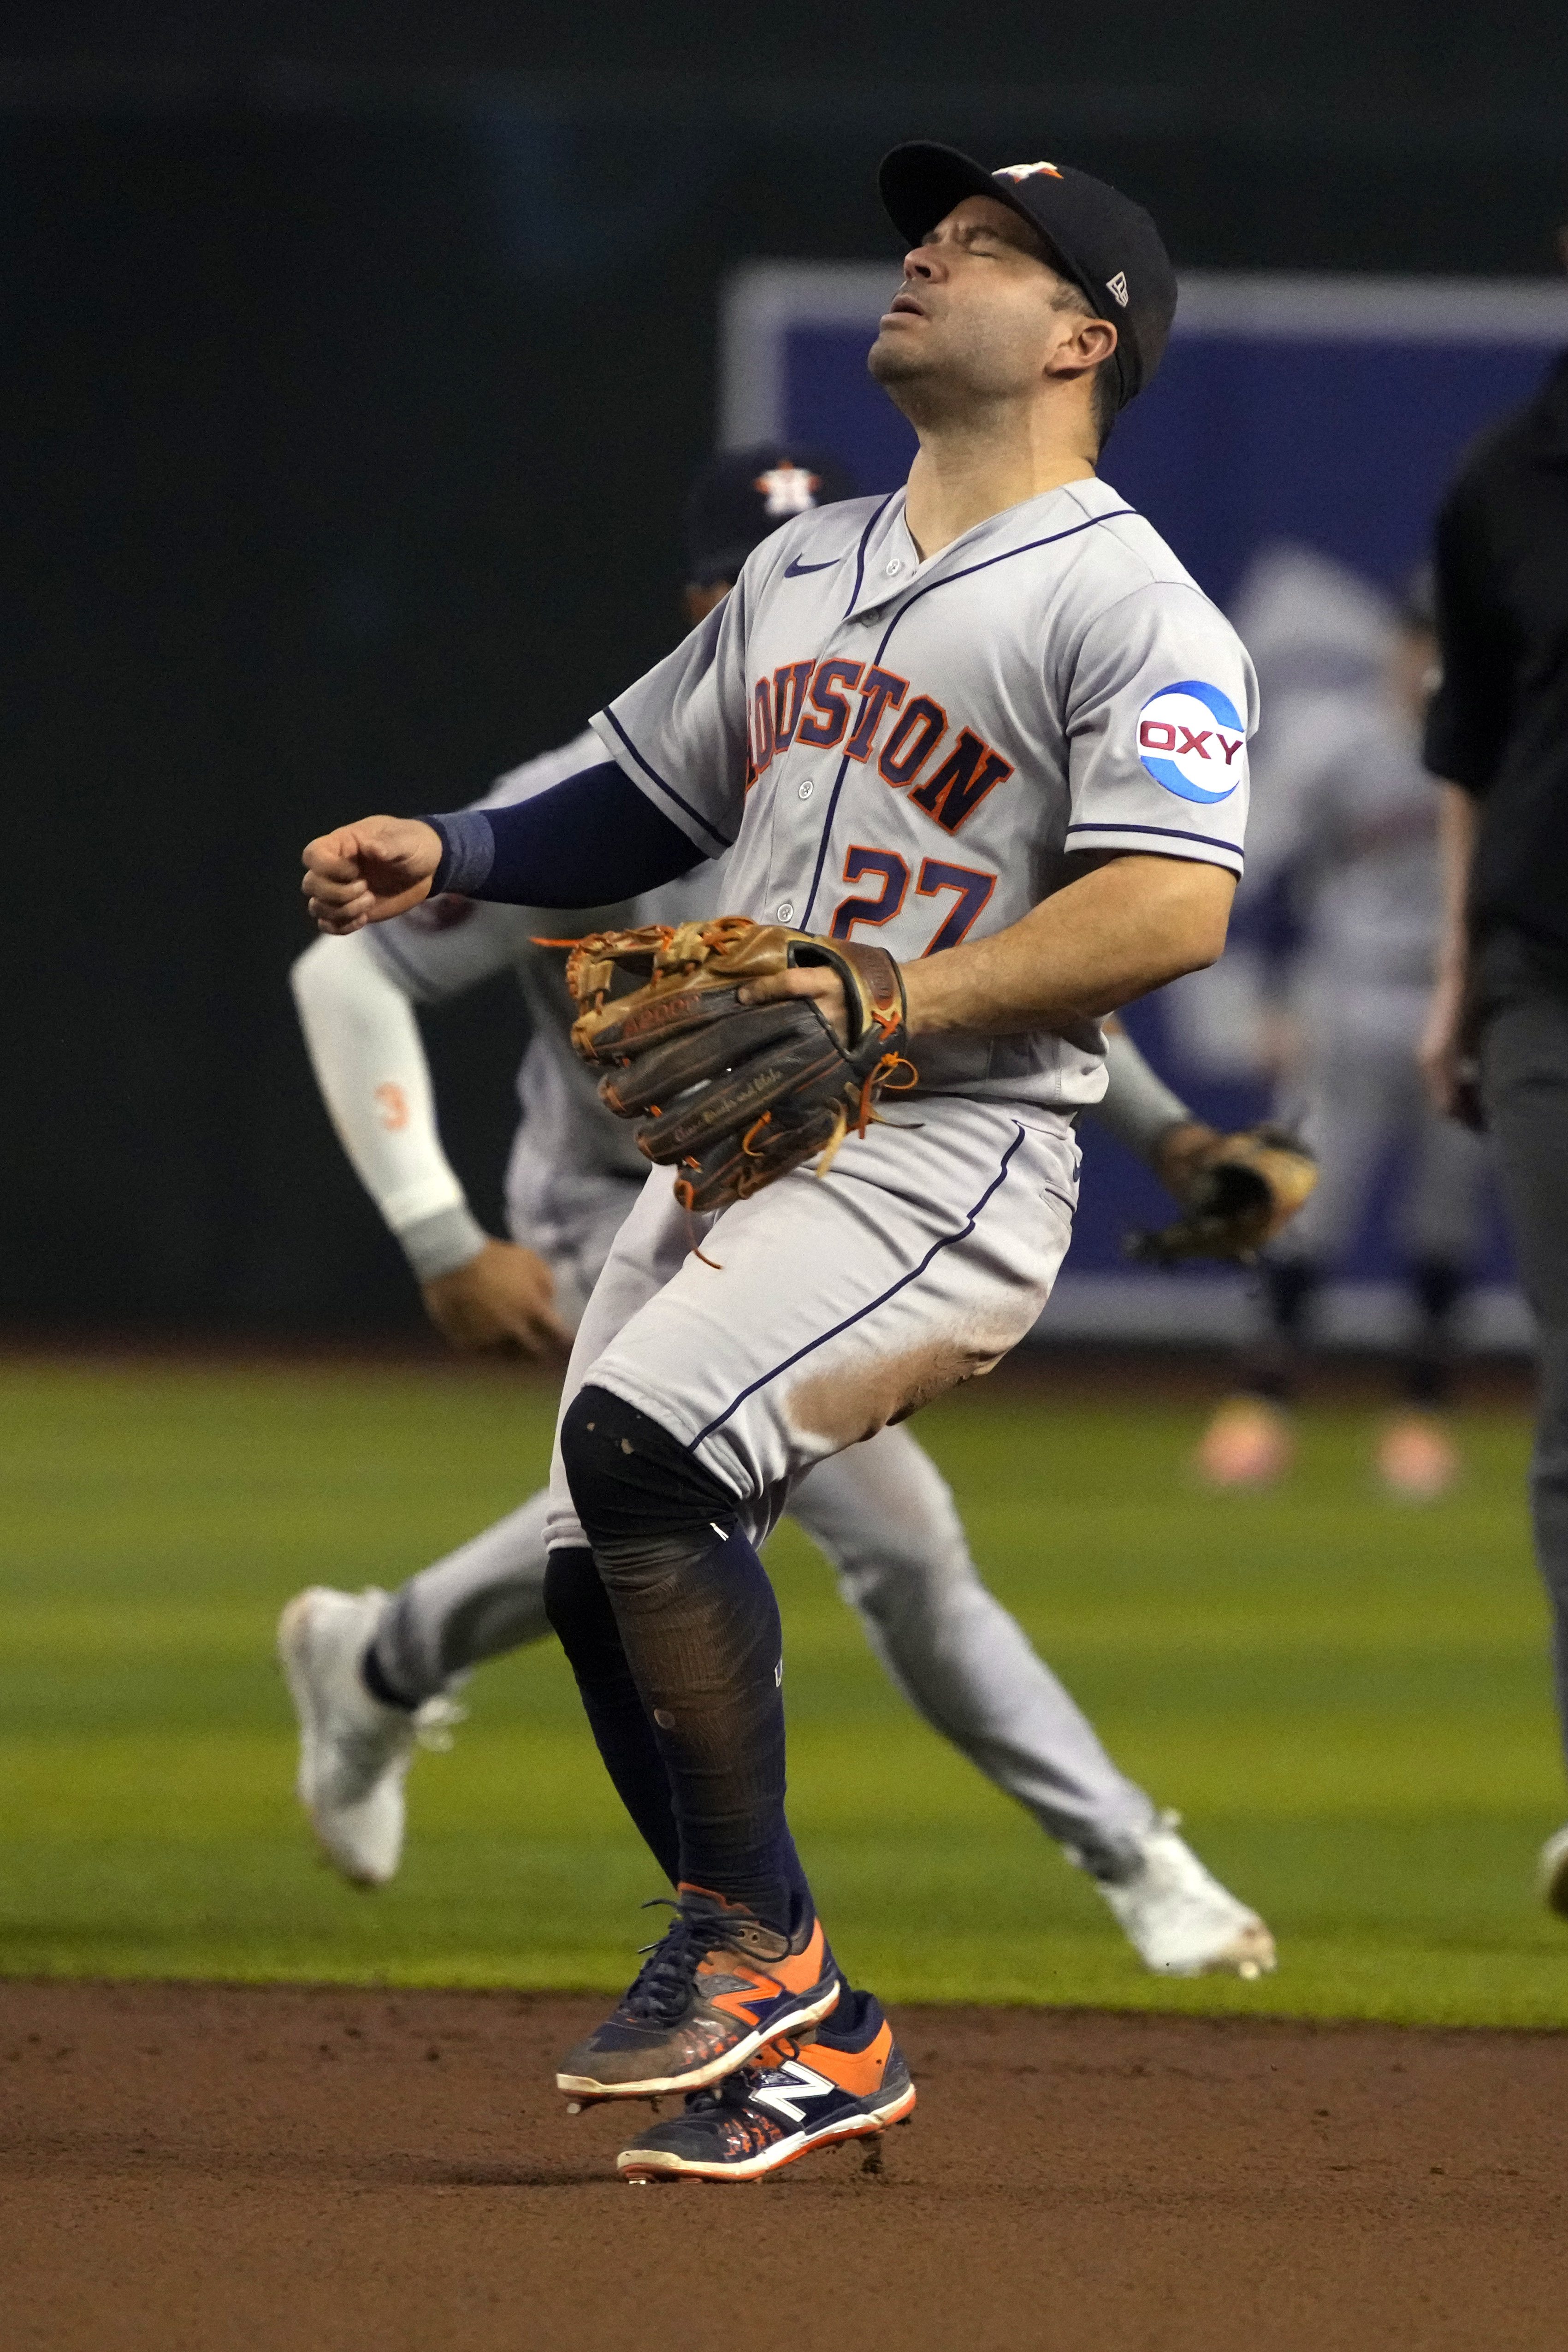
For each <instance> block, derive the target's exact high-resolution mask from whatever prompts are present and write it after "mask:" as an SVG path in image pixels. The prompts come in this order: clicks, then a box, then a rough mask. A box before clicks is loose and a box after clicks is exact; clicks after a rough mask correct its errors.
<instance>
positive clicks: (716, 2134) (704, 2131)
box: [615, 1992, 915, 2185]
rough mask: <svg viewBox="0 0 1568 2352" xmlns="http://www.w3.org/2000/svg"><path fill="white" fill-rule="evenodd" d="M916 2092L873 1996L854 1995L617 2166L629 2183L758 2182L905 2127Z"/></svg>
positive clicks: (657, 2131)
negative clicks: (817, 2152)
mask: <svg viewBox="0 0 1568 2352" xmlns="http://www.w3.org/2000/svg"><path fill="white" fill-rule="evenodd" d="M914 2105H915V2085H914V2084H913V2083H912V2082H911V2081H910V2079H909V2069H908V2067H907V2066H906V2065H905V2064H904V2057H903V2054H902V2053H901V2052H900V2050H899V2047H898V2044H897V2042H895V2041H894V2038H893V2029H892V2027H891V2026H890V2025H889V2024H888V2022H887V2020H886V2019H885V2018H884V2017H883V2013H882V2011H881V2009H880V2008H879V2007H878V2005H877V2002H876V2000H875V1999H874V1997H873V1995H872V1994H871V1993H869V1992H852V1993H847V1994H846V1995H845V1996H844V1999H843V2000H841V2003H840V2004H839V2007H838V2009H837V2010H836V2011H835V2012H834V2014H833V2016H832V2017H831V2020H830V2021H829V2022H828V2023H827V2024H826V2025H824V2026H821V2027H820V2028H819V2029H818V2030H817V2031H816V2032H813V2033H812V2034H811V2035H810V2037H809V2038H807V2039H805V2040H802V2041H791V2040H789V2039H788V2038H786V2039H782V2040H779V2041H776V2042H770V2043H769V2044H768V2047H767V2048H766V2049H765V2050H762V2051H759V2052H758V2056H757V2058H756V2059H755V2061H754V2062H753V2063H752V2064H750V2065H749V2066H743V2067H741V2068H740V2069H739V2071H738V2072H737V2073H736V2074H727V2075H726V2077H725V2079H724V2081H723V2082H722V2083H719V2084H716V2085H715V2087H714V2088H713V2089H712V2090H711V2091H695V2092H693V2094H692V2095H691V2096H690V2097H689V2098H688V2099H687V2101H686V2105H685V2113H684V2114H683V2115H679V2116H671V2118H670V2119H669V2121H668V2122H667V2123H658V2124H654V2125H653V2127H652V2129H651V2130H648V2131H645V2132H643V2133H641V2134H640V2135H639V2137H637V2138H636V2139H634V2140H632V2141H630V2142H629V2143H628V2144H627V2146H626V2147H623V2148H622V2151H621V2153H620V2155H619V2156H618V2157H617V2158H616V2159H615V2168H616V2170H617V2171H618V2172H619V2173H620V2175H621V2178H622V2180H624V2181H627V2182H630V2183H632V2184H638V2183H641V2184H643V2185H646V2184H647V2183H648V2182H650V2181H653V2180H677V2179H681V2178H682V2177H683V2176H685V2177H687V2178H690V2179H697V2180H760V2179H761V2178H762V2176H763V2174H764V2173H768V2172H777V2171H778V2169H779V2167H780V2165H785V2164H793V2163H794V2161H795V2159H796V2158H797V2157H801V2156H807V2155H809V2154H810V2151H811V2149H812V2148H814V2147H833V2146H835V2145H836V2144H837V2143H838V2142H839V2141H840V2140H846V2139H870V2138H872V2137H874V2136H875V2135H876V2134H877V2133H878V2132H883V2131H885V2130H886V2129H887V2127H888V2126H889V2125H890V2124H896V2123H902V2122H903V2121H904V2117H905V2116H907V2115H908V2114H909V2113H910V2111H911V2110H912V2108H913V2107H914Z"/></svg>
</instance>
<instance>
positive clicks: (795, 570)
mask: <svg viewBox="0 0 1568 2352" xmlns="http://www.w3.org/2000/svg"><path fill="white" fill-rule="evenodd" d="M848 552H849V550H848V549H847V548H846V549H845V551H844V554H846V555H847V554H848ZM843 560H844V558H843V556H842V555H830V556H829V558H828V560H827V562H826V563H802V562H801V561H800V557H799V556H796V558H795V560H794V562H792V563H787V564H786V565H785V566H784V577H785V579H786V580H798V579H799V578H800V574H801V572H831V570H832V568H833V566H834V564H835V563H841V562H843Z"/></svg>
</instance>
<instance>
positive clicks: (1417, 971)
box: [1197, 549, 1486, 1502]
mask: <svg viewBox="0 0 1568 2352" xmlns="http://www.w3.org/2000/svg"><path fill="white" fill-rule="evenodd" d="M1237 624H1238V626H1239V629H1240V631H1241V634H1242V635H1243V637H1244V639H1245V640H1246V642H1247V644H1248V646H1249V649H1250V650H1251V652H1252V655H1253V657H1254V659H1255V660H1256V661H1257V663H1258V667H1259V674H1260V678H1261V680H1262V684H1263V689H1264V692H1265V693H1266V695H1267V697H1268V707H1269V723H1268V727H1267V729H1266V730H1265V740H1264V742H1263V744H1262V746H1261V747H1260V751H1259V753H1258V756H1257V758H1256V761H1255V768H1254V772H1255V776H1256V778H1257V779H1258V782H1259V788H1260V789H1259V801H1258V815H1257V821H1256V823H1255V824H1254V825H1253V827H1252V829H1251V833H1250V835H1249V840H1248V845H1247V846H1248V866H1247V879H1246V882H1245V884H1244V885H1243V893H1244V895H1243V897H1242V899H1241V901H1240V903H1241V904H1242V905H1243V906H1246V905H1249V904H1250V905H1253V906H1257V905H1259V904H1260V903H1261V902H1262V901H1263V900H1264V898H1266V897H1267V896H1268V894H1270V892H1275V891H1283V890H1288V892H1289V898H1290V907H1291V916H1292V918H1293V920H1294V924H1295V926H1296V927H1297V929H1298V930H1299V934H1300V940H1299V945H1298V946H1296V947H1295V948H1294V949H1293V950H1292V951H1291V955H1290V957H1289V958H1288V959H1286V960H1282V961H1281V964H1280V966H1279V977H1278V979H1277V981H1276V982H1275V983H1274V984H1273V985H1272V987H1271V990H1270V994H1271V996H1272V998H1273V1000H1274V1003H1275V1007H1276V1009H1275V1012H1274V1013H1273V1014H1272V1016H1271V1017H1270V1028H1271V1030H1272V1033H1273V1039H1274V1044H1273V1052H1272V1060H1273V1063H1274V1066H1275V1067H1276V1069H1277V1070H1278V1071H1279V1072H1280V1076H1281V1091H1280V1105H1279V1108H1280V1112H1281V1116H1282V1117H1284V1118H1288V1119H1289V1120H1290V1121H1291V1124H1292V1125H1295V1126H1299V1128H1300V1130H1301V1135H1302V1137H1303V1138H1304V1139H1305V1141H1306V1142H1307V1143H1308V1144H1309V1145H1310V1146H1311V1147H1312V1150H1313V1151H1314V1152H1315V1154H1316V1157H1317V1162H1318V1170H1319V1182H1318V1186H1317V1189H1316V1191H1315V1192H1314V1194H1313V1196H1312V1199H1311V1201H1309V1202H1308V1203H1307V1205H1306V1207H1305V1208H1304V1209H1303V1210H1302V1212H1301V1215H1300V1217H1299V1218H1297V1220H1296V1221H1295V1223H1293V1224H1292V1225H1291V1229H1290V1232H1289V1234H1287V1235H1285V1237H1284V1238H1283V1239H1282V1240H1280V1241H1277V1242H1276V1243H1275V1244H1273V1246H1272V1247H1271V1248H1270V1249H1269V1250H1268V1251H1267V1252H1266V1253H1265V1254H1264V1255H1263V1258H1262V1260H1261V1265H1260V1274H1261V1291H1262V1300H1263V1306H1264V1310H1265V1313H1266V1316H1267V1318H1268V1331H1267V1336H1266V1337H1265V1338H1263V1339H1260V1341H1259V1342H1258V1343H1257V1344H1255V1345H1254V1346H1252V1347H1251V1348H1250V1349H1248V1351H1247V1352H1246V1354H1245V1355H1244V1356H1243V1358H1242V1360H1241V1362H1240V1364H1239V1379H1238V1381H1237V1387H1236V1392H1235V1394H1233V1395H1232V1396H1231V1397H1230V1398H1228V1400H1227V1401H1226V1402H1225V1403H1223V1404H1222V1405H1221V1406H1220V1408H1219V1410H1218V1412H1217V1413H1216V1415H1215V1418H1214V1420H1213V1422H1212V1423H1210V1425H1209V1428H1208V1429H1207V1432H1206V1433H1205V1435H1204V1438H1203V1442H1202V1444H1201V1446H1200V1447H1199V1450H1198V1454H1197V1467H1198V1469H1199V1471H1200V1473H1201V1475H1203V1476H1204V1478H1205V1479H1206V1480H1207V1483H1208V1484H1210V1485H1211V1486H1219V1487H1242V1488H1253V1487H1260V1486H1270V1485H1272V1484H1273V1483H1274V1481H1275V1480H1276V1479H1278V1478H1280V1477H1281V1476H1283V1475H1284V1474H1285V1473H1286V1471H1288V1470H1289V1468H1290V1466H1291V1462H1292V1460H1293V1458H1294V1453H1295V1435H1294V1431H1293V1428H1292V1424H1291V1416H1290V1406H1291V1402H1292V1400H1293V1398H1294V1394H1295V1390H1296V1385H1297V1381H1298V1380H1299V1377H1300V1369H1301V1353H1302V1349H1303V1347H1304V1345H1305V1343H1306V1341H1307V1340H1308V1339H1309V1338H1310V1335H1311V1319H1312V1307H1313V1305H1314V1302H1315V1300H1316V1298H1317V1297H1318V1295H1319V1292H1320V1290H1321V1288H1322V1282H1323V1279H1324V1277H1325V1276H1327V1275H1329V1274H1331V1273H1332V1272H1333V1268H1334V1265H1335V1262H1336V1260H1338V1259H1340V1258H1342V1257H1343V1255H1344V1253H1345V1252H1346V1251H1347V1250H1348V1249H1349V1247H1350V1245H1351V1244H1352V1243H1353V1242H1354V1239H1355V1235H1356V1232H1357V1230H1358V1228H1359V1226H1360V1225H1361V1223H1362V1221H1363V1218H1364V1214H1365V1212H1366V1207H1367V1203H1368V1201H1369V1198H1370V1197H1371V1196H1372V1194H1373V1192H1374V1187H1375V1182H1376V1180H1377V1178H1378V1176H1379V1174H1380V1172H1381V1171H1382V1170H1383V1168H1384V1166H1385V1163H1386V1162H1387V1160H1389V1158H1390V1157H1391V1155H1393V1154H1394V1153H1396V1152H1398V1153H1400V1154H1401V1155H1402V1160H1401V1167H1400V1172H1399V1190H1398V1192H1397V1194H1396V1202H1395V1234H1394V1238H1395V1243H1396V1248H1397V1249H1398V1251H1399V1254H1400V1255H1401V1256H1402V1258H1403V1260H1404V1266H1405V1276H1406V1285H1407V1287H1408V1291H1409V1296H1410V1304H1411V1312H1412V1319H1413V1323H1414V1329H1413V1331H1412V1334H1411V1337H1410V1339H1409V1340H1408V1342H1407V1344H1406V1349H1405V1352H1404V1356H1403V1360H1402V1364H1401V1370H1400V1385H1401V1387H1402V1390H1403V1404H1402V1407H1401V1409H1400V1410H1399V1411H1397V1412H1395V1413H1393V1414H1392V1415H1391V1416H1390V1417H1389V1418H1388V1420H1387V1421H1386V1422H1385V1425H1384V1428H1383V1430H1382V1433H1381V1434H1380V1437H1379V1440H1378V1444H1377V1450H1376V1470H1377V1475H1378V1476H1379V1478H1380V1480H1381V1482H1382V1484H1383V1486H1384V1487H1385V1490H1386V1491H1387V1492H1388V1493H1389V1494H1391V1495H1393V1496H1397V1497H1399V1498H1400V1499H1402V1500H1405V1501H1410V1502H1429V1501H1433V1500H1435V1499H1436V1498H1437V1496H1440V1495H1442V1494H1444V1493H1445V1492H1446V1491H1447V1490H1448V1487H1449V1486H1451V1484H1452V1483H1453V1480H1454V1478H1455V1477H1456V1475H1458V1468H1459V1457H1458V1451H1457V1448H1456V1446H1455V1443H1454V1440H1453V1437H1452V1435H1451V1433H1450V1432H1449V1429H1448V1424H1447V1422H1446V1420H1445V1418H1444V1416H1443V1414H1442V1411H1441V1408H1442V1407H1443V1405H1444V1404H1445V1403H1446V1402H1447V1399H1448V1389H1449V1382H1450V1377H1451V1356H1452V1336H1451V1335H1452V1328H1453V1322H1454V1318H1455V1313H1456V1310H1457V1308H1458V1306H1459V1304H1460V1302H1461V1300H1462V1298H1463V1297H1464V1294H1465V1291H1466V1289H1467V1287H1468V1285H1469V1279H1470V1271H1471V1266H1472V1264H1473V1260H1474V1255H1475V1248H1476V1240H1477V1227H1478V1222H1479V1206H1480V1202H1479V1192H1480V1187H1481V1185H1482V1182H1483V1181H1484V1177H1485V1165H1486V1163H1485V1153H1484V1149H1483V1147H1482V1146H1481V1144H1480V1142H1479V1139H1478V1138H1477V1137H1475V1136H1474V1135H1472V1134H1470V1133H1469V1132H1468V1131H1467V1130H1466V1129H1463V1128H1461V1127H1458V1126H1456V1125H1455V1124H1454V1122H1453V1121H1452V1120H1449V1119H1446V1118H1441V1117H1440V1116H1439V1115H1438V1114H1437V1112H1436V1111H1435V1110H1434V1109H1433V1108H1432V1106H1431V1104H1430V1103H1429V1102H1428V1101H1427V1096H1426V1092H1425V1088H1424V1087H1423V1083H1422V1079H1421V1073H1420V1070H1419V1067H1418V1066H1417V1063H1416V1046H1417V1044H1418V1042H1419V1040H1420V1035H1421V1031H1422V1026H1423V1024H1424V1022H1425V1019H1426V1012H1427V999H1428V996H1429V993H1430V990H1431V984H1432V976H1433V969H1434V959H1435V957H1436V953H1437V939H1438V932H1439V927H1440V921H1441V913H1442V902H1441V884H1440V876H1439V871H1438V857H1437V807H1436V797H1437V796H1436V794H1435V793H1433V791H1432V784H1431V778H1430V777H1429V776H1428V774H1427V771H1426V769H1425V768H1424V766H1423V765H1422V761H1421V726H1422V720H1423V718H1424V715H1425V712H1426V707H1427V700H1428V698H1429V697H1430V694H1431V690H1432V683H1433V677H1434V673H1435V663H1436V658H1437V644H1436V638H1435V636H1434V635H1433V618H1432V611H1431V587H1430V582H1429V580H1427V578H1425V577H1424V576H1417V577H1416V578H1415V579H1413V580H1412V581H1411V583H1409V586H1408V588H1407V590H1406V597H1405V601H1404V603H1403V604H1402V605H1401V607H1400V608H1399V610H1398V612H1397V613H1395V612H1394V611H1393V610H1391V608H1390V607H1389V605H1388V604H1387V603H1386V601H1385V599H1384V598H1383V597H1382V596H1381V595H1380V594H1378V593H1376V592H1375V591H1374V590H1372V589H1370V588H1369V587H1367V586H1365V585H1364V583H1362V582H1361V581H1359V580H1358V579H1357V578H1356V577H1355V576H1354V573H1350V572H1346V571H1344V570H1343V567H1341V566H1340V565H1338V564H1334V563H1331V562H1329V561H1328V560H1327V559H1325V558H1322V557H1320V556H1317V555H1314V554H1312V553H1311V552H1309V551H1306V550H1293V549H1281V550H1278V551H1272V552H1270V554H1269V555H1268V556H1266V557H1264V558H1263V559H1261V560H1260V563H1259V565H1258V566H1257V568H1256V570H1255V572H1254V574H1253V576H1252V578H1251V581H1250V583H1249V585H1247V586H1244V589H1243V595H1242V601H1241V604H1240V607H1239V611H1238V614H1237Z"/></svg>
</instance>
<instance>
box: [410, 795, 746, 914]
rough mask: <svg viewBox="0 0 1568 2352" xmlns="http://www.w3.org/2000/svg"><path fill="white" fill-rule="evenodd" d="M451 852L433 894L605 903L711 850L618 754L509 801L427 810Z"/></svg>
mask: <svg viewBox="0 0 1568 2352" xmlns="http://www.w3.org/2000/svg"><path fill="white" fill-rule="evenodd" d="M424 822H425V824H432V825H434V827H435V830H436V832H437V833H438V834H439V835H441V846H442V857H441V863H440V865H439V866H437V867H436V869H435V874H434V879H433V880H432V882H431V885H430V895H431V897H432V898H438V897H439V896H440V894H441V893H442V891H444V890H456V891H459V892H461V894H462V896H463V897H464V898H498V899H501V900H503V901H505V902H506V903H507V904H508V905H511V906H515V907H603V906H608V905H609V904H610V903H611V902H612V900H613V899H616V898H636V897H637V896H638V895H639V893H640V892H642V891H643V890H653V889H655V888H656V887H658V885H659V884H660V883H661V882H673V881H674V879H675V877H676V876H677V875H679V874H689V873H690V871H691V869H692V867H693V866H700V865H702V863H703V862H704V861H703V853H702V851H701V850H699V849H698V848H697V847H696V845H695V843H694V842H693V841H692V840H691V839H690V838H689V837H688V835H685V834H684V833H683V832H682V831H681V828H680V826H679V825H678V824H672V823H671V822H670V820H669V818H668V817H667V816H664V815H662V814H660V812H659V811H658V810H657V809H656V808H655V807H654V806H653V802H652V801H651V800H649V798H648V797H647V795H646V793H640V792H639V791H638V789H637V787H636V785H635V784H634V783H633V782H632V780H631V778H630V777H629V776H628V775H627V774H626V773H625V772H624V770H623V769H621V768H619V767H617V766H616V764H615V761H613V760H603V761H601V762H600V764H599V765H598V767H596V768H584V769H582V770H581V771H580V772H579V773H578V774H577V775H575V776H568V777H567V779H566V781H565V782H564V783H559V784H552V785H551V787H550V789H549V792H548V793H537V794H536V795H535V797H534V798H533V799H532V800H528V801H516V802H514V803H512V805H511V806H510V807H508V808H494V809H459V810H457V811H456V813H455V814H453V815H451V816H427V817H426V818H425V820H424Z"/></svg>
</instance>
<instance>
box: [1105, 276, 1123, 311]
mask: <svg viewBox="0 0 1568 2352" xmlns="http://www.w3.org/2000/svg"><path fill="white" fill-rule="evenodd" d="M1105 290H1106V292H1107V293H1109V294H1113V295H1114V296H1115V298H1116V299H1117V301H1118V302H1120V304H1121V305H1122V308H1123V310H1125V309H1126V307H1127V273H1126V271H1125V270H1124V269H1118V270H1117V272H1116V275H1115V276H1114V278H1107V279H1106V280H1105Z"/></svg>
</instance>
